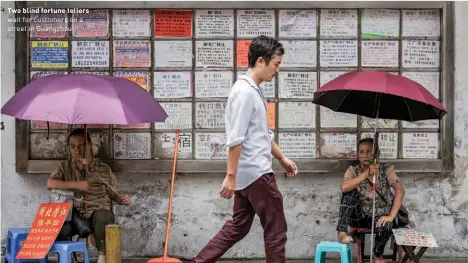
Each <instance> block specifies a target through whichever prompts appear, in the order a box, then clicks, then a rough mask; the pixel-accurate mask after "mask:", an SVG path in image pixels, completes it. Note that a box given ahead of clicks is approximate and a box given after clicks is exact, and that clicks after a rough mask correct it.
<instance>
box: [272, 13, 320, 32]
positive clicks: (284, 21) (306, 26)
mask: <svg viewBox="0 0 468 263" xmlns="http://www.w3.org/2000/svg"><path fill="white" fill-rule="evenodd" d="M278 20H279V21H278V24H279V37H281V38H283V37H288V38H290V37H291V38H292V37H295V38H302V37H316V36H317V11H315V10H279V18H278Z"/></svg>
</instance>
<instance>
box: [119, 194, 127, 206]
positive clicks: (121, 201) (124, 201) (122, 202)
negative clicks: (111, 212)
mask: <svg viewBox="0 0 468 263" xmlns="http://www.w3.org/2000/svg"><path fill="white" fill-rule="evenodd" d="M117 204H119V205H125V206H129V205H130V197H128V195H121V196H120V198H119V202H118V203H117Z"/></svg>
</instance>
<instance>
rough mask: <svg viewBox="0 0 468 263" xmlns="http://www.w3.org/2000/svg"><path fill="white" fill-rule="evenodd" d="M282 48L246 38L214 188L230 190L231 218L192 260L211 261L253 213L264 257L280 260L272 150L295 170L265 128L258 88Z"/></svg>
mask: <svg viewBox="0 0 468 263" xmlns="http://www.w3.org/2000/svg"><path fill="white" fill-rule="evenodd" d="M283 54H284V48H283V46H282V44H281V43H279V42H278V41H276V40H275V39H273V38H270V37H266V36H258V37H256V38H254V39H253V40H252V42H251V44H250V47H249V55H248V60H249V69H248V71H247V73H246V75H244V76H240V77H239V79H238V80H237V81H236V83H235V84H234V86H233V87H232V89H231V92H230V94H229V98H228V102H227V106H226V116H225V122H226V137H227V142H226V146H227V147H228V160H227V174H226V178H225V179H224V182H223V185H222V187H221V191H220V194H221V197H223V198H226V199H230V198H231V197H232V196H233V195H234V207H233V215H232V219H230V220H228V221H227V222H226V223H225V224H224V226H223V227H222V229H221V230H220V231H219V232H218V234H216V236H215V237H214V238H213V239H211V241H210V242H209V243H208V244H207V245H206V246H205V247H204V248H203V249H202V251H200V253H199V254H198V255H197V256H196V257H195V259H194V260H193V262H194V263H212V262H216V261H217V260H218V259H219V258H220V257H221V256H223V255H224V253H226V251H227V250H228V249H230V248H231V247H232V246H233V245H234V244H236V243H237V242H239V241H240V240H242V239H243V238H244V237H245V236H246V235H247V234H248V233H249V231H250V227H251V225H252V222H253V219H254V217H255V214H257V215H258V217H259V218H260V222H261V224H262V227H263V231H264V243H265V255H266V262H267V263H285V262H286V255H285V254H286V253H285V250H286V249H285V247H286V240H287V237H286V232H287V224H286V218H285V216H284V210H283V196H282V194H281V192H280V190H279V189H278V186H277V185H276V179H275V174H274V173H273V169H272V155H273V156H274V157H275V158H276V159H278V161H279V162H280V164H281V166H282V167H283V168H284V169H285V170H286V172H287V175H288V176H289V177H292V176H295V175H296V174H297V167H296V164H295V163H294V162H292V161H291V160H289V159H288V158H287V157H285V156H284V154H283V153H282V152H281V150H280V149H279V147H278V145H277V144H276V143H275V141H274V134H273V132H271V131H270V130H269V129H268V121H267V119H268V118H267V102H266V100H265V97H264V94H263V90H262V89H260V88H259V86H260V83H262V82H263V81H268V82H269V81H271V80H272V79H273V78H274V77H275V75H276V74H277V73H278V72H279V66H280V64H281V59H282V56H283Z"/></svg>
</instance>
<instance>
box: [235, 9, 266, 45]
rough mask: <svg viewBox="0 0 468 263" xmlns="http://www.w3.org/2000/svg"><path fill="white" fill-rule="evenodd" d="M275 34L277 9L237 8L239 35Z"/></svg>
mask: <svg viewBox="0 0 468 263" xmlns="http://www.w3.org/2000/svg"><path fill="white" fill-rule="evenodd" d="M258 35H265V36H270V37H274V36H275V10H237V37H238V38H254V37H256V36H258Z"/></svg>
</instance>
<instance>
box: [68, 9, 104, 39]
mask: <svg viewBox="0 0 468 263" xmlns="http://www.w3.org/2000/svg"><path fill="white" fill-rule="evenodd" d="M72 20H73V23H71V24H72V34H73V37H107V36H108V35H109V11H108V10H103V9H90V10H89V13H73V15H72Z"/></svg>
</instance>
